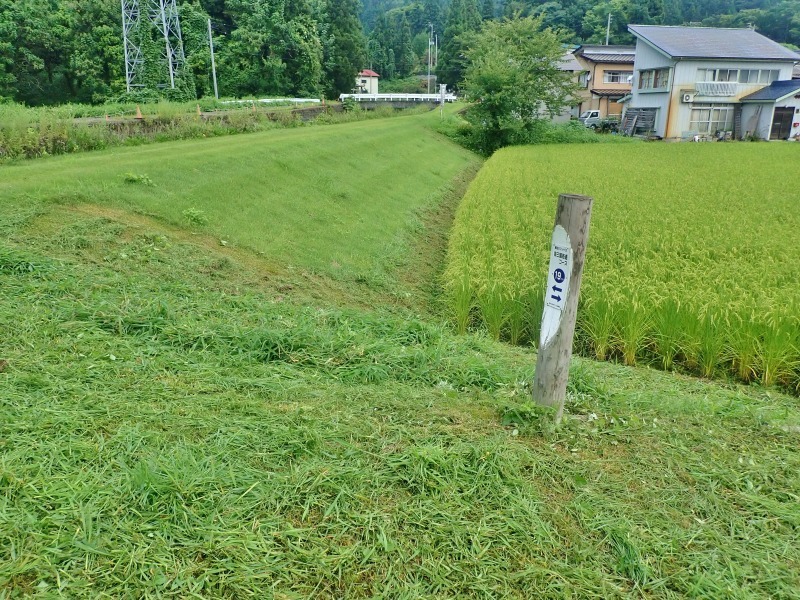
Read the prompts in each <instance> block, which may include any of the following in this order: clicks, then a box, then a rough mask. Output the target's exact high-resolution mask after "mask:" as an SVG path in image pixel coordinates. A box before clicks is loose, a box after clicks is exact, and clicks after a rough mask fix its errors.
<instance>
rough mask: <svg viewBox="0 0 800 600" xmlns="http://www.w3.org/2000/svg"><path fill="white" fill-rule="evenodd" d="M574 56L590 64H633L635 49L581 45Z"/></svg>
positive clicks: (629, 47) (633, 47) (630, 47)
mask: <svg viewBox="0 0 800 600" xmlns="http://www.w3.org/2000/svg"><path fill="white" fill-rule="evenodd" d="M575 54H578V55H580V56H582V57H583V58H585V59H586V60H590V61H592V62H598V63H601V62H602V63H629V64H633V59H634V58H635V57H636V47H635V46H596V45H583V46H581V47H580V48H578V49H577V50H576V51H575Z"/></svg>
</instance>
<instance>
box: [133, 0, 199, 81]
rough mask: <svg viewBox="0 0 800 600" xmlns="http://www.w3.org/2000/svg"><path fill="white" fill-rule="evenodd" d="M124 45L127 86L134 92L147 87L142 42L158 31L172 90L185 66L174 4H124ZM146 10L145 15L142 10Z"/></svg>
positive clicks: (168, 0) (152, 0)
mask: <svg viewBox="0 0 800 600" xmlns="http://www.w3.org/2000/svg"><path fill="white" fill-rule="evenodd" d="M121 3H122V36H123V39H122V42H123V47H124V49H125V83H126V85H127V89H128V91H129V92H130V91H131V89H132V88H140V87H144V81H143V78H144V53H143V52H142V40H143V37H144V36H146V35H151V33H152V31H153V30H155V31H156V32H157V33H158V36H159V37H161V38H163V40H164V42H163V43H164V50H163V52H162V57H163V59H164V61H165V62H166V64H167V70H168V73H169V86H170V87H171V88H174V87H175V77H176V76H177V75H179V74H180V73H181V72H182V71H183V68H184V66H185V64H186V56H185V55H184V53H183V39H182V37H181V22H180V19H179V18H178V6H177V4H176V3H175V0H121ZM143 6H144V11H143V10H142V7H143Z"/></svg>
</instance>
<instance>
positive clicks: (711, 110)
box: [689, 103, 733, 134]
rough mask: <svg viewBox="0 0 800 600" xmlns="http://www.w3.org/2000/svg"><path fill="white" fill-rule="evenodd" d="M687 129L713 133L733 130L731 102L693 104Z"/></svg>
mask: <svg viewBox="0 0 800 600" xmlns="http://www.w3.org/2000/svg"><path fill="white" fill-rule="evenodd" d="M689 129H691V130H692V131H697V132H698V133H708V134H713V133H716V132H717V131H732V130H733V104H700V103H697V104H693V105H692V114H691V117H690V118H689Z"/></svg>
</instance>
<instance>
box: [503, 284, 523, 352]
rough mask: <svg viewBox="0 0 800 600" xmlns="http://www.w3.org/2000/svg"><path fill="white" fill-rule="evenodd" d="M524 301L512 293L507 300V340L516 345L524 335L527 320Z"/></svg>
mask: <svg viewBox="0 0 800 600" xmlns="http://www.w3.org/2000/svg"><path fill="white" fill-rule="evenodd" d="M525 309H526V307H525V303H524V302H523V300H522V297H521V296H519V295H513V296H511V297H510V298H509V299H508V302H507V320H508V341H509V343H511V344H513V345H515V346H516V345H517V344H519V343H520V341H521V340H522V339H523V337H524V336H525V331H526V328H527V324H528V320H527V319H526V318H525V317H526V315H525Z"/></svg>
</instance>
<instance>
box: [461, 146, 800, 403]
mask: <svg viewBox="0 0 800 600" xmlns="http://www.w3.org/2000/svg"><path fill="white" fill-rule="evenodd" d="M576 152H577V153H578V154H580V156H581V157H582V160H581V161H580V165H579V166H578V164H577V163H576V162H575V156H576ZM794 158H795V157H794V152H793V147H791V146H758V147H756V146H752V145H744V144H728V145H722V144H719V145H711V144H708V145H706V146H704V147H703V148H696V147H695V146H688V145H672V146H666V145H651V144H633V145H619V146H617V145H609V146H603V148H602V151H600V150H599V149H598V148H596V147H593V146H581V147H580V150H579V151H576V150H574V149H573V148H559V147H536V148H534V147H530V148H519V149H507V150H504V151H501V152H499V153H498V154H496V155H495V156H493V157H492V158H491V159H490V160H489V162H488V163H487V164H486V166H485V167H484V169H483V170H482V171H481V172H480V174H479V176H478V178H477V179H476V180H475V181H474V182H473V185H472V186H471V188H470V189H469V191H468V193H467V196H466V198H465V199H464V202H463V203H462V206H461V208H460V210H459V213H458V215H457V218H456V223H455V226H454V230H453V234H452V236H451V240H450V250H449V257H448V264H447V268H446V274H445V278H446V281H447V285H449V286H450V287H452V282H457V281H458V280H459V277H461V274H462V273H469V277H470V281H471V282H472V285H473V289H474V290H492V289H502V290H504V293H503V294H501V295H499V296H495V300H496V302H494V303H491V304H490V303H487V301H486V299H481V297H480V295H479V294H478V293H476V292H474V293H475V296H474V300H475V302H477V305H478V307H479V312H481V311H483V310H484V307H487V306H488V307H489V309H490V311H491V315H489V316H488V318H487V316H486V315H485V314H484V315H483V316H482V317H481V318H480V319H479V320H478V321H476V323H477V322H480V320H481V319H482V321H483V322H484V323H485V324H486V326H487V328H489V331H490V333H491V335H492V336H494V337H496V336H497V333H498V323H499V321H498V317H497V315H501V314H503V315H506V318H507V319H511V316H512V315H514V317H513V318H514V320H515V325H514V327H510V326H508V324H509V323H507V322H505V321H504V322H502V324H503V325H506V326H505V327H500V335H501V337H502V338H503V339H506V340H509V341H512V342H513V343H518V342H519V341H520V340H525V341H527V340H528V339H530V338H526V337H525V336H524V335H522V334H521V333H520V327H519V326H518V325H517V324H518V323H519V321H520V317H519V315H518V314H517V313H518V311H519V307H520V305H519V304H518V303H517V301H516V298H517V297H520V296H525V295H527V296H529V297H530V296H531V295H533V296H537V295H538V290H541V289H542V287H543V285H544V276H545V269H546V265H547V259H548V254H547V250H548V246H549V235H550V232H551V230H552V214H553V211H554V206H555V202H556V199H557V197H558V194H559V193H564V192H575V193H584V194H587V195H591V196H594V197H595V210H594V211H593V223H592V225H591V227H592V235H591V243H590V245H589V248H588V249H587V260H586V268H585V275H584V279H583V290H582V299H581V307H580V311H579V315H578V325H577V342H576V348H578V349H579V350H580V351H582V352H584V353H585V354H587V355H589V356H592V357H594V358H597V359H599V360H605V359H609V358H610V359H614V360H620V361H621V362H623V363H625V364H628V365H633V364H638V363H640V362H645V363H648V364H653V365H656V366H658V367H660V368H662V369H665V370H671V369H680V370H685V371H688V372H691V373H696V374H698V375H701V376H703V377H713V376H726V375H732V376H734V377H735V378H737V379H739V380H741V381H744V382H758V383H760V384H762V385H765V386H770V385H780V386H784V387H786V388H787V389H796V388H797V387H798V385H800V373H799V372H798V362H800V350H798V338H799V337H800V327H799V326H798V321H799V320H800V309H798V308H797V307H798V305H799V304H798V303H799V302H800V295H798V294H799V293H800V287H799V286H797V285H796V282H797V281H800V249H799V248H798V246H797V245H792V244H788V245H787V244H786V243H784V240H788V239H793V236H794V235H795V232H796V230H797V229H798V228H800V217H798V213H797V211H796V210H794V206H793V204H792V201H791V199H790V197H789V196H787V195H786V194H785V193H784V190H783V186H782V184H781V183H780V178H779V177H777V176H776V173H779V172H780V170H781V169H787V168H789V164H790V163H791V161H793V160H794ZM729 164H740V165H747V167H743V168H741V169H739V170H737V171H736V173H729V172H728V170H727V165H729ZM708 169H712V171H713V172H714V173H715V175H709V174H708V172H707V170H708ZM723 172H724V173H725V175H724V176H723V175H722V173H723ZM677 173H680V176H677V175H676V174H677ZM653 181H659V182H660V184H659V185H653V184H652V182H653ZM701 182H702V185H700V183H701ZM520 265H525V266H524V268H521V267H520ZM512 289H513V290H514V292H513V294H512V293H510V290H512ZM461 303H462V305H465V304H466V303H467V300H466V299H465V298H461ZM501 304H502V305H503V306H504V308H503V307H501V306H500V305H501ZM529 318H530V320H531V321H532V322H534V323H535V322H536V321H537V320H538V319H540V318H541V309H540V308H539V307H537V309H535V314H533V315H532V316H531V317H529ZM463 328H464V326H463V321H462V322H461V325H460V329H462V330H463ZM529 329H530V331H531V332H532V331H533V327H530V328H529Z"/></svg>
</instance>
